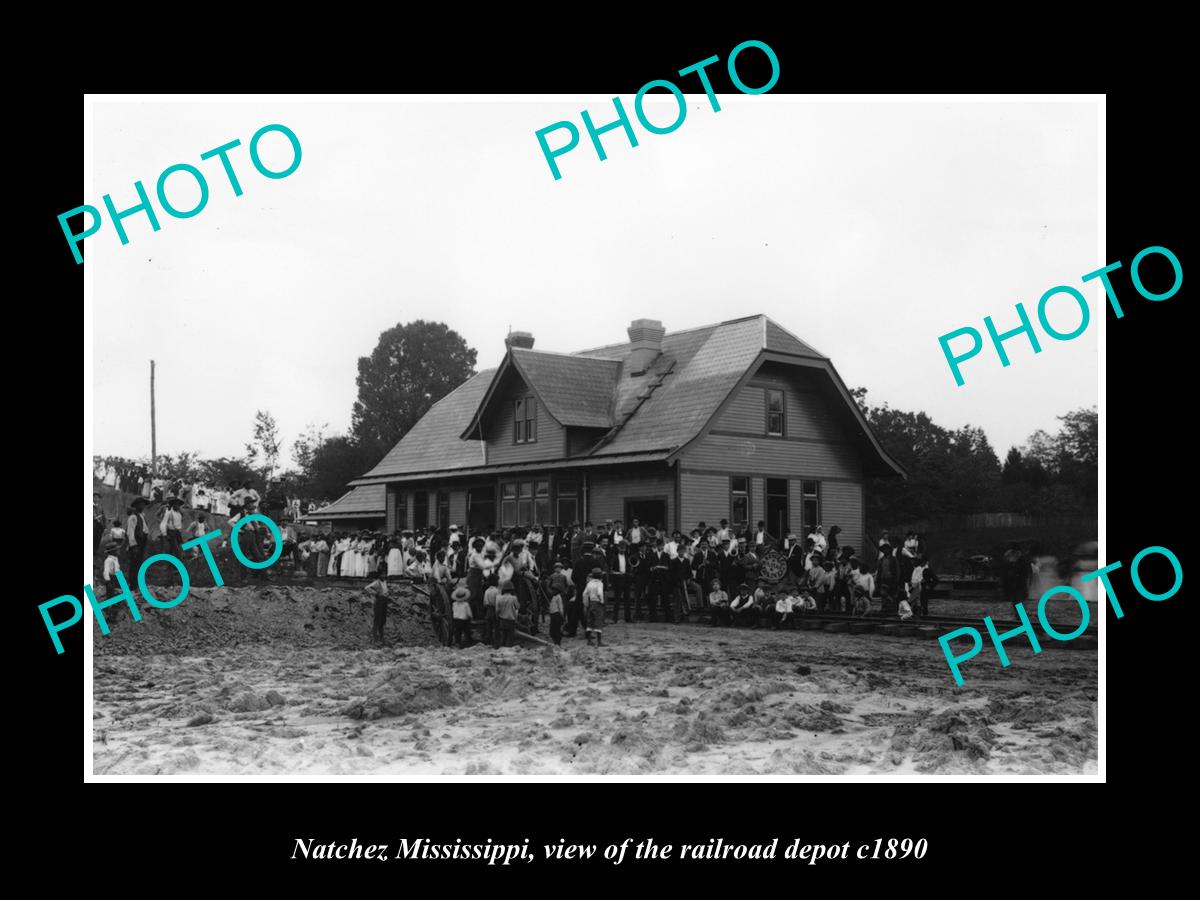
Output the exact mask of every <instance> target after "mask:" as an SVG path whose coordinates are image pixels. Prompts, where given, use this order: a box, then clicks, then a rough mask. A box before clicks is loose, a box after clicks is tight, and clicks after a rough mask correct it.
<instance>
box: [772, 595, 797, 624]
mask: <svg viewBox="0 0 1200 900" xmlns="http://www.w3.org/2000/svg"><path fill="white" fill-rule="evenodd" d="M794 605H795V601H794V600H793V599H792V597H791V595H789V594H780V595H779V596H778V597H777V598H776V600H775V621H774V622H773V623H772V624H773V625H774V626H775V627H776V628H783V627H784V626H788V627H791V626H792V625H793V620H792V609H793V608H794Z"/></svg>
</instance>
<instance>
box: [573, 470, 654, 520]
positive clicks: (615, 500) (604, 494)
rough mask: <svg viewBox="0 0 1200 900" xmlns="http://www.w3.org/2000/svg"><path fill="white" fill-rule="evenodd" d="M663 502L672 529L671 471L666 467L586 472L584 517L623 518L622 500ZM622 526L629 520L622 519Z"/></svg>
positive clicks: (623, 507)
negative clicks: (585, 507)
mask: <svg viewBox="0 0 1200 900" xmlns="http://www.w3.org/2000/svg"><path fill="white" fill-rule="evenodd" d="M626 498H628V499H631V500H633V499H658V498H662V499H664V500H666V501H667V521H666V522H664V523H663V524H664V525H666V526H667V529H668V530H672V531H673V530H674V528H675V471H674V469H670V468H668V467H667V466H661V467H659V468H656V469H645V470H641V471H634V472H631V471H628V470H626V471H623V472H608V471H605V470H597V471H593V472H591V473H590V474H589V475H588V505H587V512H588V518H589V519H590V520H591V521H593V522H603V521H605V520H606V519H621V520H624V519H625V500H626ZM625 525H626V527H628V525H629V523H628V522H625Z"/></svg>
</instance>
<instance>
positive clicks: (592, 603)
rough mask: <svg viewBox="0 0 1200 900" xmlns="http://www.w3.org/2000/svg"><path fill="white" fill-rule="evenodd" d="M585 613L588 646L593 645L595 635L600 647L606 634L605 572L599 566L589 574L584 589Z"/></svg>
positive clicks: (597, 644)
mask: <svg viewBox="0 0 1200 900" xmlns="http://www.w3.org/2000/svg"><path fill="white" fill-rule="evenodd" d="M583 611H584V614H585V615H586V616H587V625H586V631H585V633H586V635H587V642H588V646H589V647H590V646H591V645H592V635H593V634H594V635H595V636H596V646H597V647H599V646H600V645H601V643H602V642H603V634H604V570H603V569H601V568H600V567H599V566H597V567H595V568H594V569H592V571H591V572H590V573H588V580H587V586H586V587H585V588H584V589H583Z"/></svg>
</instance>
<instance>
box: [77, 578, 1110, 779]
mask: <svg viewBox="0 0 1200 900" xmlns="http://www.w3.org/2000/svg"><path fill="white" fill-rule="evenodd" d="M163 596H164V597H165V598H169V597H171V596H172V592H171V590H170V589H164V590H163ZM414 601H415V602H414ZM427 615H428V613H427V608H426V607H425V606H424V605H423V604H422V603H421V602H420V598H414V597H413V595H411V594H408V593H406V594H405V595H404V597H403V598H402V599H401V600H400V601H399V602H398V604H397V609H396V610H394V611H393V613H392V615H391V617H390V619H389V623H388V624H389V641H390V642H391V646H388V647H386V648H382V649H380V648H372V647H370V645H369V641H368V635H369V631H370V604H369V603H368V602H366V600H365V598H360V597H359V596H358V595H356V594H354V593H353V592H348V591H346V590H344V589H343V590H338V589H329V588H316V587H303V586H287V585H278V586H275V585H272V586H265V585H258V586H251V587H244V588H243V587H238V588H214V589H199V588H196V589H193V591H192V594H191V595H190V596H189V597H188V598H187V600H185V601H184V603H183V604H181V605H180V606H178V607H176V608H174V609H171V610H161V611H158V610H150V611H148V612H147V614H146V618H145V620H144V621H142V622H140V623H134V622H130V621H124V620H123V619H119V620H114V626H113V632H112V634H110V635H109V636H107V637H103V636H101V635H100V634H99V631H98V630H96V631H95V632H94V637H95V644H94V646H95V657H94V752H95V772H96V773H97V774H151V775H153V774H163V775H166V774H179V773H208V774H224V775H261V774H272V775H282V774H291V773H306V774H329V775H339V774H355V775H362V774H367V775H374V776H379V777H402V776H408V775H424V774H430V775H464V774H465V775H472V774H506V775H566V774H577V773H595V774H608V775H633V774H653V773H664V774H671V775H688V774H696V775H712V776H723V775H753V774H785V775H791V774H849V775H866V774H871V773H941V774H987V773H1002V772H1003V773H1015V774H1040V773H1071V774H1090V773H1094V772H1095V770H1096V734H1097V733H1096V681H1097V655H1096V652H1095V651H1094V650H1070V649H1053V650H1048V651H1047V652H1044V653H1042V654H1041V655H1040V656H1034V655H1033V654H1032V652H1031V651H1029V650H1028V649H1024V650H1022V649H1020V648H1019V647H1017V646H1016V643H1015V642H1013V643H1011V644H1010V656H1011V657H1012V659H1013V664H1012V666H1011V667H1010V668H1008V669H1001V668H1000V667H999V665H998V664H997V663H996V660H995V656H994V654H992V653H990V651H989V652H988V653H986V654H981V655H980V656H979V657H978V658H977V659H976V660H974V661H972V662H969V663H967V664H965V666H964V676H965V678H966V683H965V685H964V686H963V687H961V688H957V687H955V685H954V683H953V681H952V679H951V676H950V672H949V669H948V668H947V665H946V662H945V660H944V658H943V656H942V653H941V650H940V648H939V646H938V643H937V642H936V641H932V640H916V639H911V638H895V637H883V636H879V635H849V634H830V633H828V632H823V631H785V632H772V631H769V630H757V631H755V630H748V629H746V630H743V629H727V628H710V627H708V626H704V625H686V626H668V625H649V624H639V625H624V624H622V625H615V626H609V627H608V628H607V630H606V631H605V646H604V647H602V648H599V649H594V648H590V647H587V646H586V644H585V642H584V641H583V640H582V638H577V639H575V640H571V639H564V645H563V647H562V648H560V649H556V648H553V647H540V646H539V647H536V648H508V649H502V650H492V649H491V648H490V647H484V646H482V645H476V646H474V647H471V648H468V649H466V650H461V651H460V650H455V649H448V648H443V647H440V646H437V645H436V644H435V643H434V641H433V639H432V635H431V632H430V630H429V628H428V625H427ZM581 634H582V632H581Z"/></svg>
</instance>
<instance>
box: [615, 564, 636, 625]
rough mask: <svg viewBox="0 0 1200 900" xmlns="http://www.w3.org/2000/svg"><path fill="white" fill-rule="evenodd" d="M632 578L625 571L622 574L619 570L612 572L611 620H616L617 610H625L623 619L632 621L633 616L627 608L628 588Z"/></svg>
mask: <svg viewBox="0 0 1200 900" xmlns="http://www.w3.org/2000/svg"><path fill="white" fill-rule="evenodd" d="M632 581H633V578H632V577H631V576H630V575H629V573H628V572H626V573H625V574H624V575H622V574H620V573H619V572H614V573H613V576H612V589H613V614H612V620H613V621H614V622H615V621H617V615H618V612H619V610H621V609H624V610H625V621H626V622H632V621H633V617H632V615H631V613H630V609H629V588H630V582H632Z"/></svg>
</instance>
